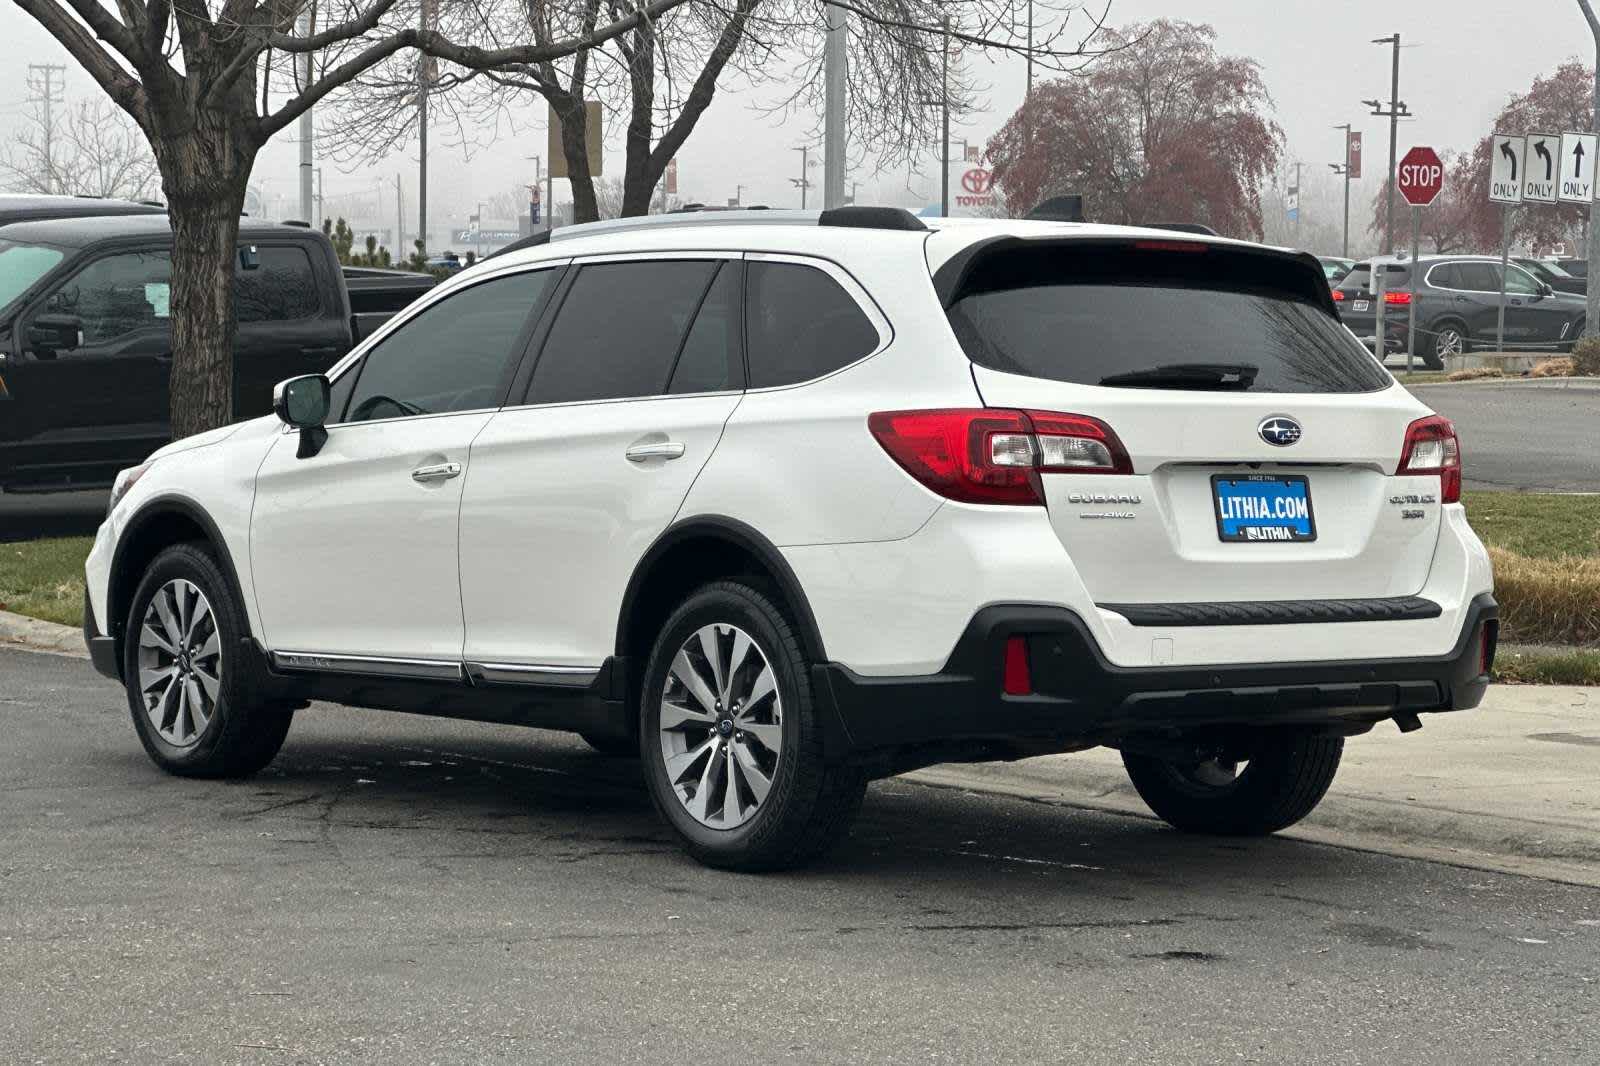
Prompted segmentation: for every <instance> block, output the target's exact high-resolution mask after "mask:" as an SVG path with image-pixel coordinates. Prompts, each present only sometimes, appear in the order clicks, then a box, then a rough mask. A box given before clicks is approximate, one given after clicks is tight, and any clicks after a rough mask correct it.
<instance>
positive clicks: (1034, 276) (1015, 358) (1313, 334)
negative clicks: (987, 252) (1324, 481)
mask: <svg viewBox="0 0 1600 1066" xmlns="http://www.w3.org/2000/svg"><path fill="white" fill-rule="evenodd" d="M1302 275H1303V276H1302ZM1325 285H1326V283H1325V282H1324V281H1323V280H1322V279H1321V278H1319V277H1317V275H1316V274H1315V273H1314V272H1312V271H1309V270H1305V269H1303V268H1293V267H1291V268H1285V265H1284V264H1283V263H1282V262H1281V261H1279V260H1277V259H1275V258H1272V257H1268V256H1264V255H1259V254H1255V253H1244V254H1239V253H1229V252H1219V251H1217V250H1215V249H1212V250H1208V251H1205V252H1163V251H1144V250H1135V249H1127V248H1121V247H1111V248H1106V247H1095V248H1085V249H1083V250H1081V251H1079V250H1069V249H1063V248H1061V247H1060V246H1059V245H1055V246H1049V245H1046V246H1044V247H1041V248H1038V249H1023V250H1016V251H1012V252H1006V253H1000V254H999V255H995V256H991V257H989V258H988V259H987V260H984V261H980V263H979V264H978V266H977V269H976V271H975V273H974V275H973V276H972V277H971V278H969V280H968V281H967V284H966V286H965V288H964V290H963V292H962V294H961V295H959V297H958V299H957V300H956V302H955V304H954V305H953V306H952V307H951V309H950V312H949V315H950V323H951V326H952V327H953V328H954V330H955V334H956V337H957V338H958V339H959V340H960V342H961V345H962V347H963V348H964V349H965V350H966V353H967V356H968V358H970V359H971V360H972V361H973V362H975V363H977V364H979V365H980V366H986V367H990V368H992V369H995V370H1001V371H1005V372H1006V373H1011V374H1022V375H1026V376H1029V377H1036V378H1047V379H1050V380H1053V381H1066V382H1072V383H1074V384H1080V385H1098V384H1102V383H1105V384H1111V382H1107V381H1106V379H1108V378H1115V377H1118V376H1123V375H1130V374H1133V375H1143V376H1145V377H1146V378H1147V381H1146V382H1145V383H1144V384H1143V385H1142V386H1141V387H1154V388H1180V387H1185V388H1197V389H1204V388H1227V389H1229V390H1231V391H1243V389H1242V387H1241V384H1240V383H1239V381H1238V380H1237V375H1235V376H1234V378H1233V380H1231V381H1221V380H1210V381H1207V380H1206V379H1205V375H1204V374H1189V375H1183V374H1178V375H1172V374H1169V375H1167V377H1169V378H1185V379H1186V380H1183V381H1182V382H1181V383H1174V381H1172V380H1168V381H1164V382H1163V381H1150V380H1148V379H1149V378H1152V377H1155V376H1157V375H1153V374H1152V373H1151V372H1154V371H1157V370H1158V368H1163V367H1168V368H1171V367H1179V366H1187V367H1190V368H1193V367H1196V366H1199V367H1204V366H1207V365H1220V366H1246V367H1250V368H1253V373H1254V377H1253V381H1251V382H1250V384H1249V386H1248V388H1249V391H1252V392H1289V393H1308V392H1368V391H1372V390H1376V389H1382V388H1386V387H1387V386H1388V385H1389V381H1390V379H1389V377H1388V375H1387V374H1385V373H1384V371H1383V369H1382V368H1381V367H1380V366H1379V365H1378V363H1377V361H1376V360H1374V359H1373V358H1372V356H1371V355H1369V354H1368V353H1367V352H1366V351H1365V350H1364V349H1363V348H1362V347H1361V345H1360V343H1359V342H1357V341H1356V340H1355V338H1354V337H1352V336H1351V334H1350V332H1349V331H1348V330H1346V329H1345V328H1344V326H1343V325H1341V324H1340V323H1339V321H1338V320H1337V319H1336V318H1334V317H1333V316H1332V315H1330V314H1329V313H1328V312H1327V311H1326V310H1324V309H1323V308H1322V307H1321V306H1319V305H1318V304H1316V303H1314V302H1313V297H1312V294H1313V293H1315V292H1316V287H1317V286H1325ZM1321 293H1322V295H1323V297H1324V298H1325V297H1326V293H1327V289H1326V288H1325V287H1324V288H1322V289H1321ZM1115 384H1118V385H1126V386H1132V385H1133V383H1132V382H1129V381H1127V380H1126V379H1124V380H1123V381H1119V382H1115Z"/></svg>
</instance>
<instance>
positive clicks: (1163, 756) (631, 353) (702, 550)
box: [85, 208, 1498, 869]
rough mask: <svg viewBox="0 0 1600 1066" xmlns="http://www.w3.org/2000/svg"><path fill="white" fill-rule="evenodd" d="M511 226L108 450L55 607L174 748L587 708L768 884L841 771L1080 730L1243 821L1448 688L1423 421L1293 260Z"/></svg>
mask: <svg viewBox="0 0 1600 1066" xmlns="http://www.w3.org/2000/svg"><path fill="white" fill-rule="evenodd" d="M525 243H526V244H527V246H526V247H519V248H515V249H513V250H510V251H509V252H508V253H507V254H502V255H499V256H497V257H494V258H492V259H490V260H488V261H486V262H484V263H483V264H481V265H480V266H478V267H476V268H475V269H472V270H468V271H466V272H464V273H462V274H461V275H460V276H459V277H457V278H455V279H453V280H452V281H451V282H449V283H448V284H445V285H442V286H440V287H439V288H438V289H436V290H434V291H433V292H431V293H430V294H429V295H428V296H426V297H425V298H423V299H422V300H419V301H418V302H417V303H415V304H413V305H412V306H410V307H409V308H407V309H406V310H405V311H404V312H402V313H401V314H400V315H399V316H397V317H396V318H395V319H394V320H393V321H392V322H390V323H389V324H388V325H387V326H386V328H384V329H383V330H382V331H381V332H379V333H377V334H376V335H374V336H373V337H372V338H371V339H370V340H368V341H367V342H365V343H363V344H361V345H360V346H359V347H357V348H356V349H355V350H353V351H352V352H351V353H350V354H349V355H348V356H347V357H346V358H344V359H343V360H342V361H341V362H340V363H339V364H338V365H336V366H335V367H334V368H333V369H332V370H331V371H330V373H328V374H327V375H326V376H320V375H319V376H311V377H302V378H296V379H293V380H290V381H286V382H284V383H282V384H281V385H280V386H279V387H278V390H277V395H276V402H275V410H276V412H277V417H275V418H274V417H269V418H262V419H257V420H254V421H249V422H244V423H241V424H238V425H233V426H229V427H226V428H224V429H219V430H217V431H214V432H211V433H206V434H201V435H199V436H196V437H192V438H189V439H186V440H181V441H178V442H176V443H174V444H172V445H171V446H169V447H166V448H163V449H161V450H160V451H159V452H157V453H156V454H155V455H154V456H152V457H151V459H150V460H149V461H148V462H147V463H145V464H144V465H142V466H139V467H136V468H134V469H132V470H128V471H125V472H124V473H123V474H122V476H121V477H120V478H119V479H118V482H117V486H116V488H115V490H114V494H113V503H112V507H111V511H110V514H109V516H108V517H107V519H106V521H105V523H104V525H102V526H101V527H100V530H99V534H98V536H97V538H96V542H95V547H94V550H93V552H92V553H91V554H90V556H89V560H88V601H89V603H88V608H89V609H88V611H87V612H86V616H85V617H86V622H85V631H86V637H87V640H88V644H89V648H90V651H91V653H92V655H93V659H94V662H95V664H96V666H97V667H98V668H99V669H100V670H101V672H103V673H105V674H107V675H108V676H111V677H115V678H118V679H120V680H121V681H122V683H123V684H124V686H125V687H126V690H127V698H128V704H129V707H130V709H131V712H132V717H133V722H134V726H135V728H136V729H137V730H138V734H139V738H140V740H141V741H142V742H143V744H144V746H145V749H146V750H147V751H148V752H149V753H150V756H151V757H152V758H153V759H154V760H155V761H156V762H157V763H158V764H159V765H160V766H162V767H163V768H164V769H166V770H169V771H171V772H173V773H176V774H184V775H194V776H231V775H240V774H248V773H251V772H253V771H256V770H258V769H260V768H261V767H263V766H265V765H266V764H267V763H268V762H269V761H270V760H271V759H272V758H273V756H274V755H275V754H276V752H277V751H278V749H279V746H280V745H281V744H282V743H283V740H284V736H285V733H286V732H287V730H288V728H289V724H290V721H291V718H292V715H293V713H294V711H295V710H297V709H300V708H304V707H306V706H307V705H308V703H309V702H310V701H312V700H331V701H335V702H339V703H345V704H352V705H358V706H363V707H377V708H388V709H393V710H402V711H410V712H416V713H423V714H433V715H448V716H452V717H466V718H474V719H482V720H487V721H496V722H512V723H520V724H525V725H530V726H539V727H545V728H555V729H566V730H575V731H577V732H579V733H581V734H582V735H583V736H584V737H585V738H586V739H587V740H588V741H589V742H590V743H591V744H592V745H593V746H594V747H595V748H597V749H599V750H600V751H602V752H606V753H619V754H620V753H634V754H637V756H638V757H639V758H640V760H641V761H642V765H643V772H644V778H645V781H646V782H647V785H648V788H649V792H650V794H651V796H652V797H653V799H654V801H655V804H656V806H657V808H658V809H659V811H660V813H661V815H662V816H663V818H664V819H665V821H666V822H667V824H668V825H670V826H671V828H672V830H673V831H674V832H675V834H676V835H677V836H678V838H679V839H680V840H681V841H682V843H683V845H684V847H685V848H686V849H687V850H688V851H689V852H690V853H692V854H693V855H694V856H695V857H697V858H699V859H701V860H703V861H705V862H707V863H711V864H714V865H718V866H725V867H736V868H742V869H763V868H768V869H770V868H774V867H780V866H785V865H791V864H794V863H797V862H800V861H803V860H805V859H807V858H809V857H811V856H814V855H816V854H817V853H818V852H820V851H821V850H822V849H823V848H824V847H825V846H826V845H827V844H829V843H830V842H831V841H833V840H835V839H837V838H838V837H840V836H841V835H842V834H843V833H844V832H845V831H846V829H847V827H848V825H849V822H850V820H851V818H852V816H853V815H854V813H855V811H856V810H857V808H858V806H859V804H860V803H861V799H862V795H863V791H864V789H865V785H866V782H867V781H869V780H871V779H872V778H875V777H882V776H886V775H890V774H895V773H900V772H903V771H905V770H908V769H910V768H913V767H917V766H922V765H926V764H929V763H934V762H941V761H952V760H991V759H1009V758H1017V757H1020V756H1024V755H1033V754H1040V753H1045V752H1063V751H1073V750H1079V749H1085V748H1090V747H1093V746H1096V745H1109V746H1111V747H1114V748H1117V749H1119V750H1120V751H1121V752H1122V753H1123V759H1124V762H1125V763H1126V766H1127V769H1128V773H1129V774H1130V775H1131V777H1132V780H1133V783H1134V785H1135V786H1136V787H1137V789H1138V791H1139V793H1140V794H1141V795H1142V796H1143V797H1144V799H1145V800H1146V801H1147V802H1148V803H1149V805H1150V806H1151V807H1152V808H1153V809H1154V810H1155V812H1156V813H1157V814H1159V815H1160V816H1161V817H1162V818H1164V819H1166V820H1167V821H1168V822H1170V823H1172V824H1173V825H1175V826H1178V827H1180V828H1182V829H1186V830H1192V831H1200V832H1213V833H1232V834H1254V833H1268V832H1272V831H1275V830H1277V829H1280V828H1282V827H1284V826H1287V825H1289V824H1291V823H1293V822H1295V821H1297V820H1298V819H1300V818H1302V817H1303V816H1305V815H1306V814H1307V813H1308V812H1309V811H1310V810H1311V809H1312V808H1313V807H1314V806H1315V805H1316V804H1317V802H1318V801H1319V800H1320V799H1321V797H1322V795H1323V794H1324V792H1325V791H1326V789H1327V788H1328V784H1329V782H1330V781H1331V779H1332V778H1333V775H1334V772H1335V770H1336V768H1337V766H1338V763H1339V758H1340V754H1341V751H1342V748H1343V744H1344V738H1345V737H1349V736H1353V735H1356V734H1360V733H1364V732H1366V731H1368V730H1370V729H1372V728H1373V726H1374V725H1376V724H1378V723H1380V722H1383V721H1386V720H1390V721H1393V722H1394V723H1396V724H1397V725H1398V726H1399V728H1400V729H1401V730H1402V731H1409V730H1412V729H1415V728H1417V727H1418V725H1419V724H1420V722H1419V718H1418V715H1419V713H1421V712H1428V711H1449V710H1460V709H1464V708H1470V707H1474V706H1476V705H1477V704H1478V703H1479V701H1480V700H1481V699H1482V698H1483V695H1484V691H1485V688H1486V686H1487V684H1488V674H1489V670H1490V666H1491V663H1492V659H1493V655H1494V648H1495V637H1496V629H1497V625H1498V623H1497V621H1496V614H1497V612H1496V606H1495V602H1494V600H1493V598H1492V597H1491V595H1490V590H1491V584H1492V582H1491V574H1490V566H1489V560H1488V557H1487V555H1486V553H1485V551H1484V549H1483V546H1482V545H1481V544H1480V542H1479V541H1478V538H1477V537H1476V536H1475V535H1474V534H1473V532H1472V530H1471V529H1470V528H1469V527H1468V525H1467V520H1466V515H1465V514H1464V512H1463V510H1462V506H1461V503H1460V491H1461V460H1460V451H1459V447H1458V444H1457V440H1456V436H1455V432H1454V430H1453V429H1452V427H1451V425H1450V423H1449V422H1447V421H1446V420H1444V419H1442V418H1440V417H1437V416H1436V415H1434V414H1433V413H1432V412H1430V411H1429V410H1428V409H1427V408H1426V407H1424V406H1423V405H1422V404H1421V403H1419V402H1418V401H1417V400H1416V399H1415V398H1414V397H1413V396H1412V395H1411V394H1409V393H1408V392H1406V391H1405V390H1404V389H1403V388H1401V387H1400V386H1399V385H1398V384H1396V383H1395V381H1394V380H1393V379H1392V378H1391V377H1390V376H1389V375H1388V373H1386V372H1385V371H1384V369H1383V368H1382V367H1381V366H1380V365H1379V364H1378V363H1377V362H1376V361H1375V360H1374V359H1373V357H1372V356H1371V355H1370V354H1369V353H1367V352H1366V351H1365V349H1363V348H1362V347H1361V345H1360V344H1359V343H1357V341H1356V340H1355V339H1354V338H1353V337H1352V336H1351V334H1350V333H1349V332H1348V331H1347V330H1345V329H1344V327H1343V326H1341V325H1340V322H1339V318H1338V315H1337V312H1336V310H1335V308H1334V305H1333V302H1332V300H1331V299H1330V296H1329V292H1328V287H1327V284H1326V282H1325V281H1324V280H1323V273H1322V270H1321V268H1320V266H1318V264H1317V262H1316V260H1315V259H1313V258H1311V257H1310V256H1308V255H1303V254H1298V253H1293V252H1288V251H1282V250H1275V249H1270V248H1265V247H1260V246H1257V245H1252V244H1246V243H1241V242H1236V241H1230V240H1223V239H1217V238H1210V237H1203V236H1194V235H1188V234H1177V233H1174V232H1170V231H1162V230H1152V229H1126V228H1116V227H1108V226H1098V225H1085V224H1069V223H1050V222H1026V221H995V222H967V223H956V222H945V221H942V220H928V221H927V222H926V223H924V222H923V221H921V220H918V219H916V218H914V217H913V216H911V215H910V214H908V213H906V212H903V211H899V210H895V209H887V208H844V209H841V210H837V211H828V212H823V213H821V214H820V215H818V214H816V213H809V214H806V213H781V212H767V213H757V212H726V213H719V214H715V215H703V216H698V217H696V216H667V217H665V218H655V219H649V220H627V221H623V222H618V223H599V224H595V225H591V226H575V227H572V228H570V229H565V230H561V231H558V232H557V233H556V234H555V237H554V239H551V240H548V241H545V242H536V241H528V242H525Z"/></svg>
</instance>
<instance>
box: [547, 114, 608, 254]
mask: <svg viewBox="0 0 1600 1066" xmlns="http://www.w3.org/2000/svg"><path fill="white" fill-rule="evenodd" d="M551 105H552V106H553V107H555V109H556V115H557V116H558V117H559V118H560V119H561V154H562V155H564V156H566V158H567V178H568V180H570V181H571V182H572V221H573V223H574V224H576V223H579V222H598V221H599V220H600V204H599V202H598V201H597V200H596V199H595V195H594V175H593V174H591V173H590V172H589V145H588V136H589V119H588V114H587V113H586V112H585V111H584V107H583V99H582V98H581V97H577V96H571V95H569V96H567V97H565V98H564V99H562V100H561V101H560V102H557V101H556V100H554V99H552V100H551ZM552 206H553V205H552Z"/></svg>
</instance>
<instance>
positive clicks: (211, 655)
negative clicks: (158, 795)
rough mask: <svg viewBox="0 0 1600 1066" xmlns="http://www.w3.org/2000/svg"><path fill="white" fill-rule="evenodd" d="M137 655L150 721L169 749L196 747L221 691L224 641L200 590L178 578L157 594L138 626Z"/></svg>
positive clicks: (145, 707) (213, 712) (209, 604)
mask: <svg viewBox="0 0 1600 1066" xmlns="http://www.w3.org/2000/svg"><path fill="white" fill-rule="evenodd" d="M138 654H139V696H140V699H141V701H142V702H143V704H144V712H145V716H146V717H147V718H149V720H150V724H151V726H153V727H154V728H155V731H156V733H157V734H158V735H159V736H160V737H161V739H162V740H164V741H166V742H167V743H168V744H171V745H172V746H173V747H175V748H190V747H193V746H194V745H195V744H196V743H197V742H199V740H200V737H201V736H202V735H203V734H204V733H205V731H206V726H207V724H209V723H210V721H211V719H212V717H213V716H214V715H215V714H216V710H217V700H218V699H219V698H220V695H221V691H222V641H221V637H220V635H219V634H218V632H217V619H216V616H215V615H214V614H213V613H212V610H211V603H210V601H209V600H207V599H206V597H205V593H203V592H201V591H200V588H199V586H198V585H196V584H195V583H194V582H192V581H186V580H184V579H183V578H174V579H173V580H171V581H168V582H167V583H166V584H165V585H162V586H161V587H160V588H159V589H157V590H156V594H155V595H154V596H153V597H151V599H150V605H149V606H148V607H146V608H145V612H144V618H143V620H142V621H141V622H140V625H139V653H138Z"/></svg>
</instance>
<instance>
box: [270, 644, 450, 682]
mask: <svg viewBox="0 0 1600 1066" xmlns="http://www.w3.org/2000/svg"><path fill="white" fill-rule="evenodd" d="M272 667H273V669H274V670H284V671H289V672H291V673H315V674H367V675H370V676H372V677H417V678H427V679H430V680H435V681H460V680H461V679H462V678H461V664H460V663H459V662H447V661H445V660H442V659H391V658H384V657H381V656H366V655H332V654H328V653H325V652H311V651H275V652H273V653H272Z"/></svg>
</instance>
